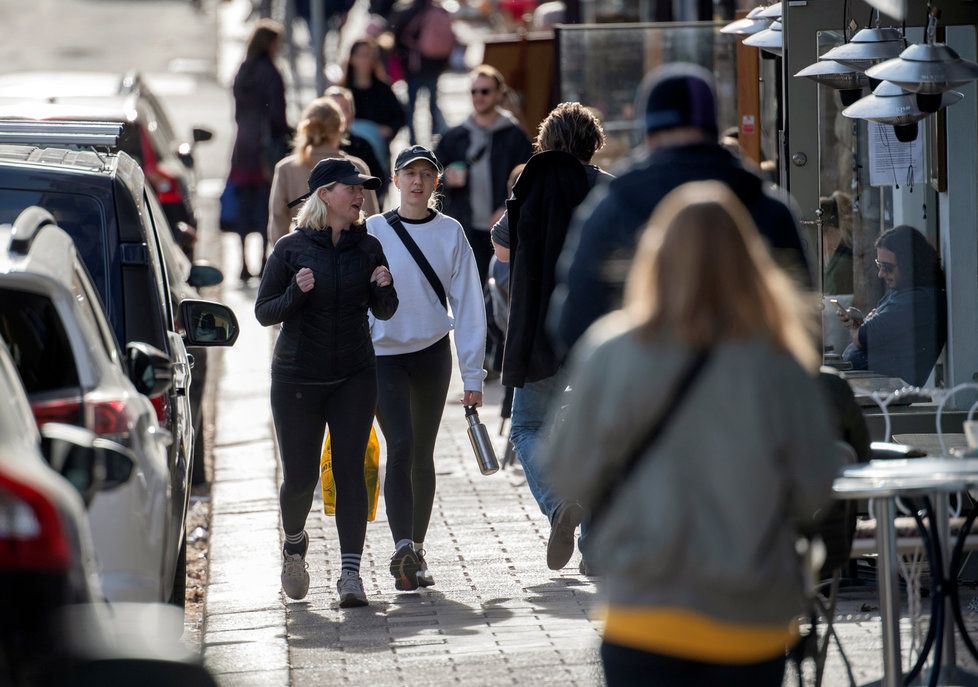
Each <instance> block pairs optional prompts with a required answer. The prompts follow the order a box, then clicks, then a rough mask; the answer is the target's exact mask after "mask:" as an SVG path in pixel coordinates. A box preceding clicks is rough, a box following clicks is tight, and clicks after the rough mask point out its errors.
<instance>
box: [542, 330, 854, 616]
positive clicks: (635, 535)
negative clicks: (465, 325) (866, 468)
mask: <svg viewBox="0 0 978 687" xmlns="http://www.w3.org/2000/svg"><path fill="white" fill-rule="evenodd" d="M627 327H628V325H627V323H626V322H625V320H624V318H623V317H622V316H621V315H620V314H615V315H612V316H610V317H607V318H604V319H603V320H601V321H600V322H599V324H597V325H596V326H595V327H594V328H592V329H591V330H590V332H589V335H588V337H587V338H586V339H584V340H583V345H581V346H579V347H578V349H577V350H576V351H575V354H574V356H573V362H572V376H571V382H570V385H571V388H572V390H573V391H572V395H571V402H570V405H569V406H568V407H567V408H566V409H565V413H564V415H563V417H562V418H561V421H560V422H559V424H558V426H557V427H556V428H555V431H554V438H553V441H552V442H550V444H549V446H548V447H547V450H546V453H545V455H544V457H543V461H544V465H545V467H546V469H547V470H548V471H549V474H550V475H551V479H553V480H554V483H555V488H556V489H557V491H558V493H560V494H561V495H562V496H563V497H565V498H572V499H577V500H580V501H582V502H583V503H589V502H590V500H591V499H592V498H593V496H594V494H593V492H594V491H595V485H596V483H597V481H598V478H599V477H601V476H602V475H603V474H605V473H607V472H608V471H609V470H610V469H612V468H611V466H612V465H613V464H615V463H616V461H620V460H621V459H622V458H623V457H624V455H625V453H626V452H627V451H628V449H629V448H630V447H631V446H632V444H633V443H634V442H636V441H638V439H639V437H640V436H642V435H644V434H645V432H646V431H647V429H648V426H649V424H650V423H651V420H652V418H653V416H654V415H656V414H657V412H658V408H659V407H660V405H661V404H663V403H665V402H666V398H665V396H666V395H667V394H668V390H669V389H670V388H671V387H672V385H673V384H674V380H675V379H676V378H677V377H678V376H679V374H680V373H681V370H682V368H684V367H685V365H686V363H687V361H688V360H689V356H690V354H689V352H688V350H685V349H684V348H683V347H681V346H680V345H678V344H677V343H676V342H675V341H671V340H668V339H666V338H665V337H660V338H659V339H658V340H656V341H644V340H641V339H639V337H637V336H636V335H635V334H634V333H633V332H631V331H630V330H629V329H627ZM841 464H842V462H841V454H839V453H837V451H836V449H835V446H834V443H833V432H832V428H831V426H830V425H829V420H828V414H827V408H826V405H825V401H824V400H823V398H822V395H821V392H820V389H819V387H818V386H817V384H816V382H815V380H814V378H813V377H811V376H809V375H808V374H807V373H806V372H805V371H804V370H803V369H802V368H801V367H800V366H799V365H798V363H797V362H796V361H795V360H794V358H792V357H790V356H789V355H788V354H786V353H783V352H781V351H779V350H777V349H775V348H774V347H773V346H771V345H770V344H768V343H766V342H764V341H761V340H756V339H755V340H744V341H729V342H726V343H723V344H721V345H719V346H718V347H717V348H715V349H714V351H713V353H712V356H711V358H710V360H709V361H708V362H707V365H706V367H705V368H704V369H703V370H702V372H701V374H700V376H699V378H698V379H697V380H696V381H695V382H694V385H693V388H691V389H690V391H689V393H688V395H687V396H686V398H685V400H684V401H683V403H682V406H681V407H680V408H679V409H678V411H677V412H676V413H675V414H674V415H673V417H672V420H671V421H670V424H669V427H668V429H666V430H665V431H664V432H663V433H662V434H661V435H660V437H659V441H658V443H657V445H656V446H655V447H654V448H653V449H652V450H651V451H650V452H648V453H647V454H646V455H645V456H644V457H643V459H642V463H641V464H640V465H639V467H638V468H637V469H636V471H635V472H634V473H633V474H632V477H631V479H630V480H629V481H628V483H627V484H626V485H625V486H624V487H622V488H621V489H620V490H619V491H618V492H617V494H616V495H615V496H614V497H613V500H612V502H611V504H610V506H609V507H608V509H607V510H606V511H605V516H604V518H603V519H602V520H601V521H599V522H597V523H596V524H595V527H593V528H592V530H591V532H590V533H589V535H588V540H587V547H586V550H587V554H588V556H589V557H590V558H591V560H592V561H593V562H594V563H595V564H596V566H597V567H598V569H599V571H600V572H601V573H602V574H603V575H604V577H603V584H604V586H605V591H606V592H607V594H608V596H609V601H610V603H611V604H613V605H619V606H628V607H671V608H684V609H687V610H692V611H696V612H699V613H703V614H706V615H708V616H710V617H712V618H716V619H719V620H725V621H729V622H735V623H746V624H779V623H782V622H787V621H788V620H790V619H791V618H792V617H793V616H794V615H796V614H797V613H799V612H800V611H801V610H803V609H802V604H801V602H802V583H801V568H800V564H799V561H798V557H797V555H796V554H795V531H796V525H801V524H806V523H809V522H810V521H812V520H813V519H814V518H815V517H816V514H817V512H818V511H819V510H820V509H821V508H823V507H825V506H827V505H828V499H829V496H830V489H831V484H832V479H833V477H834V476H835V474H836V473H837V471H838V469H839V467H841Z"/></svg>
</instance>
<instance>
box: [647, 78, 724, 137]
mask: <svg viewBox="0 0 978 687" xmlns="http://www.w3.org/2000/svg"><path fill="white" fill-rule="evenodd" d="M636 110H637V111H638V112H643V110H644V116H645V119H644V122H642V123H643V126H644V127H645V132H646V133H647V134H651V133H653V132H656V131H664V130H666V129H675V128H678V127H688V126H692V127H696V128H697V129H702V130H703V131H704V132H706V133H707V134H708V135H709V136H710V137H711V138H713V139H716V138H718V127H717V114H716V98H715V97H714V95H713V77H712V76H711V75H710V73H709V72H708V71H706V70H705V69H703V67H700V66H698V65H695V64H687V63H683V62H676V63H673V64H667V65H665V66H663V67H659V68H658V69H656V70H654V71H651V72H649V73H648V74H646V75H645V78H644V79H643V80H642V85H641V86H640V87H639V97H638V106H637V107H636Z"/></svg>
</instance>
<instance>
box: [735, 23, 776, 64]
mask: <svg viewBox="0 0 978 687" xmlns="http://www.w3.org/2000/svg"><path fill="white" fill-rule="evenodd" d="M781 30H782V27H781V22H779V21H774V22H771V26H770V28H767V29H764V30H763V31H758V32H757V33H755V34H754V35H753V36H748V37H747V38H745V39H744V45H749V46H751V47H753V48H760V49H761V50H764V51H765V52H769V53H771V54H773V55H777V56H778V57H781V55H782V47H783V45H784V43H783V42H782V40H783V34H782V33H781Z"/></svg>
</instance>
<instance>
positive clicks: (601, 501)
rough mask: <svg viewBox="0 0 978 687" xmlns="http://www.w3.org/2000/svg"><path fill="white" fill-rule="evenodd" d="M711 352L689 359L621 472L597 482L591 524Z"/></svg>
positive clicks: (658, 433) (658, 432) (654, 438)
mask: <svg viewBox="0 0 978 687" xmlns="http://www.w3.org/2000/svg"><path fill="white" fill-rule="evenodd" d="M711 353H712V349H710V348H707V349H706V350H704V351H699V352H697V353H696V354H695V355H694V356H693V359H692V360H690V361H689V363H688V364H687V365H686V368H685V369H684V370H683V371H682V374H680V375H679V379H677V380H676V382H675V384H674V385H673V387H672V391H671V392H670V393H669V395H668V396H667V397H666V403H665V404H664V405H663V406H662V408H661V409H660V410H659V414H658V416H657V417H656V418H655V420H654V421H653V422H652V425H651V426H650V427H649V429H648V430H647V431H646V432H645V434H644V435H643V436H642V438H641V439H640V440H639V441H637V442H636V443H635V445H634V446H632V448H631V449H630V450H629V451H628V453H627V454H625V458H624V459H623V460H622V462H621V465H620V466H619V468H618V471H617V472H613V473H610V474H608V475H607V477H606V478H605V479H604V480H603V481H602V483H601V484H600V485H598V490H597V494H596V496H595V497H594V498H593V499H592V505H591V508H590V519H591V525H592V526H594V525H595V524H596V523H597V522H598V520H600V519H601V518H602V517H603V516H604V514H605V511H607V510H608V506H609V505H611V500H612V497H613V496H614V495H615V494H616V493H617V492H618V490H619V488H621V486H622V485H623V484H625V482H626V481H627V480H628V478H629V477H631V475H632V473H633V472H634V471H635V468H637V467H638V465H639V463H640V462H641V460H642V456H644V455H645V453H646V451H648V450H649V449H650V448H651V447H652V446H653V445H654V444H655V442H656V441H658V439H659V437H660V436H661V435H662V432H663V431H664V430H665V429H666V426H667V425H668V423H669V420H670V419H671V418H672V416H673V415H675V413H676V411H677V410H679V408H680V406H681V405H682V402H683V399H684V398H685V397H686V395H687V394H688V393H689V390H690V388H692V386H693V382H695V381H696V378H697V377H698V376H699V374H700V372H701V371H702V370H703V368H704V367H705V366H706V363H707V361H708V360H709V358H710V354H711Z"/></svg>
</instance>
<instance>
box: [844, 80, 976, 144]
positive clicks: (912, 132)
mask: <svg viewBox="0 0 978 687" xmlns="http://www.w3.org/2000/svg"><path fill="white" fill-rule="evenodd" d="M939 97H940V98H941V107H947V106H948V105H953V104H954V103H956V102H958V101H959V100H961V99H962V98H963V97H964V96H963V95H961V94H960V93H958V92H957V91H945V92H944V93H942V94H940V96H939ZM842 116H843V117H849V118H850V119H868V120H870V121H872V122H879V123H880V124H890V125H892V126H893V128H894V129H895V131H896V137H897V140H899V141H902V142H904V143H906V142H909V141H913V140H914V139H916V138H917V122H919V121H920V120H921V119H924V118H925V117H926V116H927V113H926V112H924V111H922V110H921V109H920V108H919V107H917V101H916V99H915V97H914V94H913V93H911V92H909V91H907V90H905V89H903V88H900V87H899V86H897V85H896V84H892V83H890V82H888V81H884V82H883V83H881V84H880V85H879V86H877V87H876V88H874V89H873V93H872V95H867V96H866V97H865V98H862V99H860V100H858V101H857V102H856V103H855V104H853V105H850V106H849V107H847V108H846V109H844V110H843V111H842Z"/></svg>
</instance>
